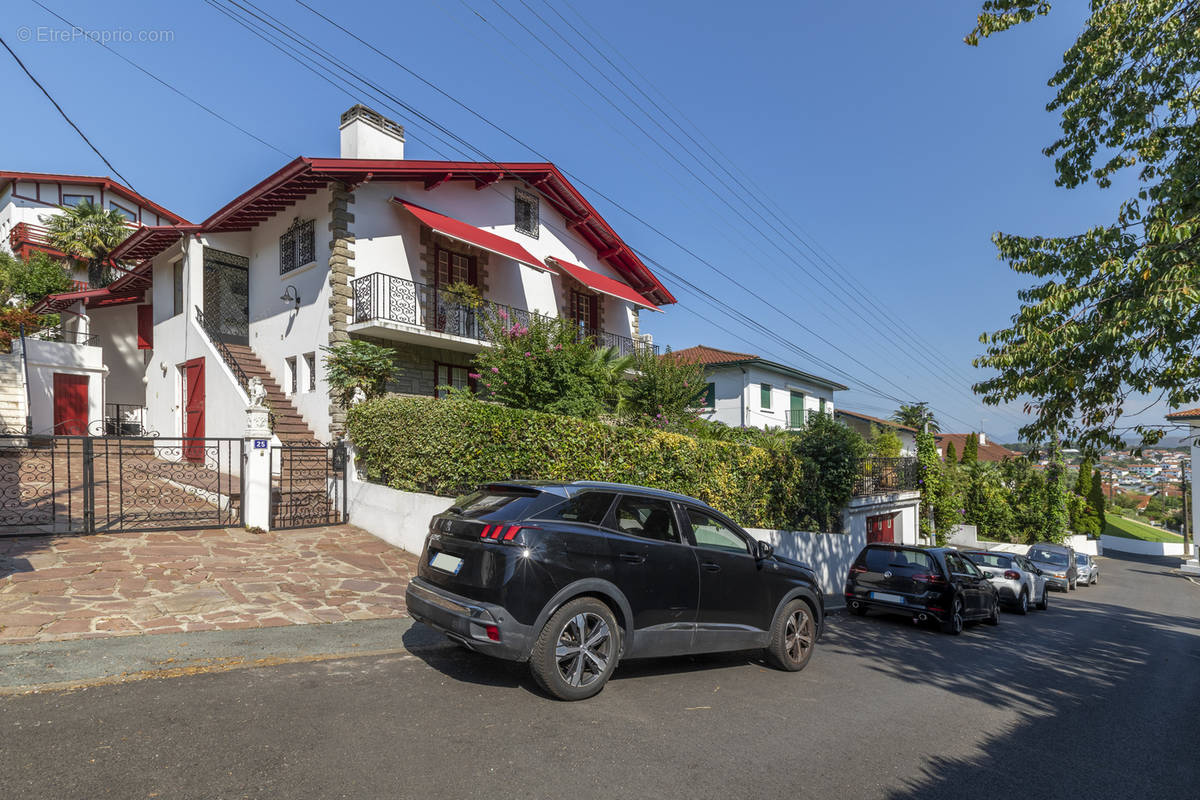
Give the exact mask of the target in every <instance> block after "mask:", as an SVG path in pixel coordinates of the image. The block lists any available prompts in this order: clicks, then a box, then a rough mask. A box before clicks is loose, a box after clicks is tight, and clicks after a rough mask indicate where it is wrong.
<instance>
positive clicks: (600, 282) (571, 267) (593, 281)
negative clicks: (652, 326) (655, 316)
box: [548, 256, 661, 311]
mask: <svg viewBox="0 0 1200 800" xmlns="http://www.w3.org/2000/svg"><path fill="white" fill-rule="evenodd" d="M548 260H549V261H550V262H551V263H552V264H554V265H555V266H556V267H558V268H559V269H560V270H561V271H562V272H563V273H564V274H566V275H570V276H571V277H572V278H574V279H575V280H577V281H579V282H580V283H582V284H583V285H584V286H587V287H589V288H591V289H594V290H595V291H597V292H600V293H601V294H606V295H609V296H610V297H615V298H617V299H618V300H628V301H629V302H630V303H633V304H634V305H635V306H641V307H642V308H648V309H650V310H651V311H659V310H661V309H659V307H658V306H656V305H654V303H651V302H650V301H649V300H647V299H646V298H645V297H642V296H641V295H640V294H638V293H637V292H635V291H634V290H633V287H631V286H630V285H629V284H627V283H621V282H620V281H618V280H616V279H614V278H610V277H608V276H607V275H601V274H600V273H599V272H592V271H591V270H590V269H588V268H587V267H581V266H579V265H578V264H570V263H568V262H566V261H563V260H562V259H561V258H555V257H554V256H551V257H550V258H549V259H548Z"/></svg>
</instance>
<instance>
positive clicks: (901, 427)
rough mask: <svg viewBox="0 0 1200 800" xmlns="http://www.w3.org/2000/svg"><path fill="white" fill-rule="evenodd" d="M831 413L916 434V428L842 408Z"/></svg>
mask: <svg viewBox="0 0 1200 800" xmlns="http://www.w3.org/2000/svg"><path fill="white" fill-rule="evenodd" d="M833 413H834V416H837V415H838V414H845V415H846V416H848V417H855V418H857V419H865V420H866V421H867V422H874V423H875V424H877V425H886V426H887V427H889V428H895V429H896V430H899V431H908V432H909V433H917V432H918V431H917V429H916V428H910V427H909V426H907V425H901V424H900V423H899V422H896V421H894V420H890V419H880V418H879V417H872V416H871V415H870V414H860V413H859V412H857V411H848V410H847V409H844V408H839V409H835V410H834V412H833ZM956 446H957V445H956Z"/></svg>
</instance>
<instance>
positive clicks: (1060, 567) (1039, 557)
mask: <svg viewBox="0 0 1200 800" xmlns="http://www.w3.org/2000/svg"><path fill="white" fill-rule="evenodd" d="M1026 555H1027V557H1028V558H1029V560H1030V561H1032V562H1033V563H1034V566H1036V567H1037V568H1038V569H1040V570H1042V572H1044V573H1046V580H1047V581H1048V582H1049V584H1050V585H1051V586H1053V587H1054V588H1055V589H1061V590H1063V591H1064V592H1067V591H1070V590H1071V589H1074V588H1075V583H1076V581H1077V580H1078V579H1079V572H1078V570H1077V569H1076V567H1075V549H1074V548H1073V547H1068V546H1066V545H1062V544H1049V543H1043V544H1035V545H1033V546H1031V547H1030V548H1029V552H1028V553H1027V554H1026Z"/></svg>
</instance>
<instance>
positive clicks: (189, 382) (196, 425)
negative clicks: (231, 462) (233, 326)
mask: <svg viewBox="0 0 1200 800" xmlns="http://www.w3.org/2000/svg"><path fill="white" fill-rule="evenodd" d="M183 435H184V436H186V437H187V438H189V439H203V438H204V359H203V358H194V359H192V360H191V361H188V362H186V363H184V365H183ZM183 457H184V458H185V459H187V460H188V461H203V460H204V443H203V442H186V441H185V442H184V443H183Z"/></svg>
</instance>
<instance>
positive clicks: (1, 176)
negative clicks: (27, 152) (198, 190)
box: [0, 170, 187, 223]
mask: <svg viewBox="0 0 1200 800" xmlns="http://www.w3.org/2000/svg"><path fill="white" fill-rule="evenodd" d="M15 181H39V182H42V183H70V184H76V185H80V186H99V187H100V188H101V189H103V190H104V191H107V192H113V193H114V194H117V195H120V196H122V197H124V198H125V199H126V200H130V201H132V202H134V203H137V204H138V205H140V206H142V207H143V208H148V209H150V210H151V211H153V212H154V213H155V214H158V215H159V216H160V217H166V218H167V219H169V220H171V221H172V222H178V223H187V220H186V219H184V218H183V217H181V216H179V215H178V214H176V213H175V212H173V211H170V210H168V209H165V208H163V207H162V206H160V205H159V204H158V203H155V202H154V201H153V200H150V199H148V198H146V197H143V196H142V195H140V194H138V193H137V192H135V191H134V190H133V189H130V188H129V187H128V186H125V185H124V184H121V183H117V182H116V181H114V180H113V179H112V178H109V177H103V176H96V175H60V174H55V173H49V172H8V171H3V170H0V185H3V184H5V183H9V182H15Z"/></svg>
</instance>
